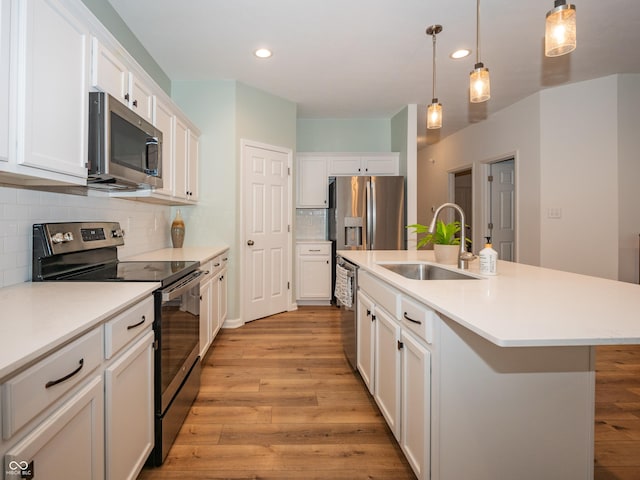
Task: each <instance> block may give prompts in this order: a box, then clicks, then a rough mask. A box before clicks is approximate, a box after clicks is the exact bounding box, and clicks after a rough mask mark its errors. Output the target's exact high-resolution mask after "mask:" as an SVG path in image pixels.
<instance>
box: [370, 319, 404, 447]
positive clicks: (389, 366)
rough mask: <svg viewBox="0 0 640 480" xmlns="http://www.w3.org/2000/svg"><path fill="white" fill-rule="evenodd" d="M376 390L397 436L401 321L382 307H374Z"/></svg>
mask: <svg viewBox="0 0 640 480" xmlns="http://www.w3.org/2000/svg"><path fill="white" fill-rule="evenodd" d="M375 323H376V335H375V349H374V351H375V367H374V369H375V381H374V383H375V393H374V395H373V397H374V398H375V400H376V403H377V404H378V407H380V411H381V412H382V415H383V416H384V418H385V420H386V421H387V424H388V425H389V428H390V429H391V431H392V432H393V435H394V436H395V437H396V440H398V441H399V440H400V375H401V372H400V355H401V353H400V352H401V349H402V343H401V342H400V325H399V324H398V322H397V321H396V320H394V319H393V318H392V317H391V316H390V315H389V314H388V313H386V312H385V311H384V310H383V309H381V308H376V322H375Z"/></svg>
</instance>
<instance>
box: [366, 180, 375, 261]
mask: <svg viewBox="0 0 640 480" xmlns="http://www.w3.org/2000/svg"><path fill="white" fill-rule="evenodd" d="M375 231H376V187H375V183H374V182H373V180H372V179H371V178H369V179H368V181H367V250H373V232H375Z"/></svg>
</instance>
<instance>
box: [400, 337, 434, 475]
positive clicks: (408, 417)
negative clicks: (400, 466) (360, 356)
mask: <svg viewBox="0 0 640 480" xmlns="http://www.w3.org/2000/svg"><path fill="white" fill-rule="evenodd" d="M401 343H402V380H401V384H402V394H401V397H402V407H401V411H402V423H401V427H400V430H401V435H400V447H401V448H402V451H403V452H404V454H405V456H406V457H407V460H408V461H409V465H411V468H413V471H414V472H415V474H416V476H417V477H418V480H425V479H428V478H429V463H430V453H431V442H430V435H431V428H430V425H431V420H430V418H429V414H430V412H431V352H430V351H429V350H428V349H427V347H426V346H425V345H424V344H423V343H422V342H420V341H418V340H417V339H416V338H415V337H413V335H411V334H410V333H408V332H407V331H405V330H403V331H402V334H401Z"/></svg>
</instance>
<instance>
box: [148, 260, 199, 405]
mask: <svg viewBox="0 0 640 480" xmlns="http://www.w3.org/2000/svg"><path fill="white" fill-rule="evenodd" d="M203 275H204V272H202V271H200V270H198V271H195V272H193V273H191V274H189V275H188V276H186V277H184V278H182V279H180V280H178V281H176V282H175V283H173V284H171V285H169V286H168V287H166V288H164V289H162V290H158V291H157V292H156V294H155V295H156V312H158V313H157V314H156V317H157V318H156V319H155V324H154V325H155V331H156V339H157V341H158V344H157V348H156V352H155V357H156V361H155V368H156V372H155V376H156V382H155V387H156V413H157V414H159V415H162V414H163V413H164V412H165V411H166V409H167V407H168V406H169V404H170V403H171V400H172V399H173V397H174V396H175V394H176V392H177V391H178V390H179V388H180V385H182V382H183V381H184V379H185V377H186V376H187V374H188V373H189V371H190V370H191V367H192V366H193V364H194V363H195V361H196V360H197V358H198V352H199V342H200V280H201V277H202V276H203ZM158 400H159V401H158Z"/></svg>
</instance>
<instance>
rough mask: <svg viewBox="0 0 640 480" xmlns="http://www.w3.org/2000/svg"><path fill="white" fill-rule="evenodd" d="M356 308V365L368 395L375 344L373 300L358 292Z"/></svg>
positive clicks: (372, 379) (371, 378)
mask: <svg viewBox="0 0 640 480" xmlns="http://www.w3.org/2000/svg"><path fill="white" fill-rule="evenodd" d="M357 301H358V306H357V310H356V311H357V316H358V317H357V320H356V331H357V335H356V339H357V347H356V365H357V367H358V371H359V372H360V376H361V377H362V380H363V381H364V383H365V385H366V386H367V388H368V389H369V393H371V394H372V395H373V393H374V388H375V384H374V376H373V373H374V370H373V367H374V365H375V364H374V357H373V355H374V348H375V345H374V342H375V332H376V330H375V323H374V322H375V320H376V317H375V314H374V312H373V300H371V299H370V298H369V297H368V296H367V295H365V294H364V293H363V292H362V290H360V291H358V300H357Z"/></svg>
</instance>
